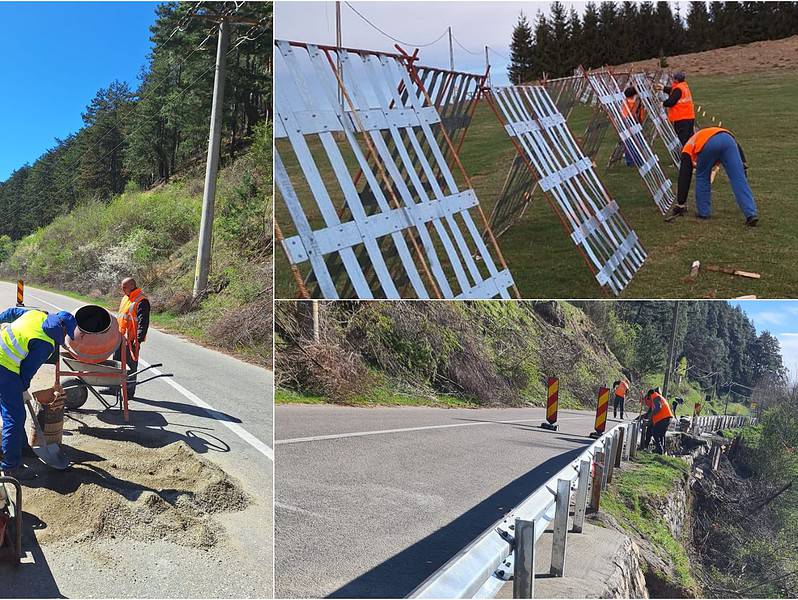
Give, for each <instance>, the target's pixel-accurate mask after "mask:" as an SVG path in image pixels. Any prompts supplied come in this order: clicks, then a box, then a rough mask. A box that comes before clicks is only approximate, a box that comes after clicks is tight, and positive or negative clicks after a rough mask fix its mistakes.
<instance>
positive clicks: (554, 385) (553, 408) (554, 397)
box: [546, 377, 560, 425]
mask: <svg viewBox="0 0 798 600" xmlns="http://www.w3.org/2000/svg"><path fill="white" fill-rule="evenodd" d="M546 384H547V388H548V396H547V400H546V420H547V421H548V422H549V423H550V424H551V425H554V424H555V423H556V422H557V401H558V398H559V392H560V381H559V380H558V379H557V378H556V377H549V379H548V381H547V382H546Z"/></svg>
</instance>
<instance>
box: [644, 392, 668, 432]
mask: <svg viewBox="0 0 798 600" xmlns="http://www.w3.org/2000/svg"><path fill="white" fill-rule="evenodd" d="M646 407H648V408H650V409H651V422H652V423H653V424H654V425H656V424H657V423H659V422H660V421H662V419H668V418H670V419H672V418H673V411H672V410H671V405H670V404H669V403H668V401H667V400H666V399H665V397H664V396H663V395H662V394H658V393H656V392H654V394H653V395H652V396H646Z"/></svg>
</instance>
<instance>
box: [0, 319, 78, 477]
mask: <svg viewBox="0 0 798 600" xmlns="http://www.w3.org/2000/svg"><path fill="white" fill-rule="evenodd" d="M0 323H2V324H3V325H2V329H0V417H2V420H3V438H2V447H3V459H2V461H0V469H2V472H3V474H4V475H7V476H10V477H15V478H16V479H19V480H26V479H32V478H33V473H32V472H31V471H30V469H28V468H27V467H25V466H23V465H22V449H23V447H24V445H25V443H26V440H25V403H24V401H23V399H22V394H23V392H26V391H27V390H28V388H29V387H30V382H31V379H33V376H34V375H35V374H36V371H38V370H39V368H40V367H41V366H42V365H43V364H44V363H45V362H46V361H47V359H48V358H50V355H51V354H52V353H53V350H55V348H56V346H63V345H64V343H65V341H66V338H67V337H72V336H73V335H74V334H75V327H77V322H76V321H75V317H74V316H73V315H71V314H70V313H68V312H65V311H62V312H58V313H55V314H53V315H48V314H47V313H46V312H44V311H41V310H34V309H27V308H21V307H14V308H9V309H7V310H4V311H3V312H2V313H0Z"/></svg>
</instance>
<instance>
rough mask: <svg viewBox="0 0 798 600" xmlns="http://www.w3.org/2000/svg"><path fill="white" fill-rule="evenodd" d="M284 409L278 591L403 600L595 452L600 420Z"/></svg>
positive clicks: (278, 455)
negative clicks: (545, 425)
mask: <svg viewBox="0 0 798 600" xmlns="http://www.w3.org/2000/svg"><path fill="white" fill-rule="evenodd" d="M542 420H544V410H543V409H540V408H526V409H479V410H469V409H436V408H411V407H403V408H351V407H338V406H327V405H279V406H277V408H276V431H275V461H276V462H275V465H276V472H275V477H276V479H275V481H276V487H275V497H276V500H275V502H276V504H275V525H276V534H275V535H276V546H275V548H276V549H275V593H276V595H277V597H278V598H283V597H284V598H288V597H324V596H331V597H351V598H401V597H404V596H406V595H407V594H408V593H410V592H411V591H412V590H413V589H414V588H415V587H416V586H417V585H418V584H420V583H421V582H422V581H423V580H424V579H425V578H426V577H428V576H429V575H431V574H432V573H433V572H434V571H435V570H436V569H438V568H439V567H440V566H442V565H443V564H444V563H445V562H446V561H447V560H449V559H450V558H451V557H452V556H453V555H454V554H456V553H457V551H458V550H460V549H461V548H463V547H464V546H466V545H467V544H468V543H470V542H471V541H472V540H473V539H474V538H476V537H477V536H478V535H479V534H481V533H482V532H483V531H485V530H486V529H487V528H488V527H490V526H491V525H492V524H493V523H495V522H496V521H497V520H499V519H500V518H501V517H502V515H504V514H505V513H506V512H507V511H509V510H510V509H512V508H513V507H515V506H516V505H517V504H518V503H520V502H521V500H523V499H524V498H526V497H527V496H528V495H529V494H530V493H531V492H532V491H533V490H534V489H536V488H537V487H538V486H540V485H541V484H542V483H544V482H545V481H546V480H547V479H548V478H550V477H551V476H552V475H553V474H554V473H556V472H557V471H559V470H560V469H562V468H563V467H564V466H565V465H566V464H567V463H568V462H570V461H571V460H573V459H574V458H575V457H576V456H577V455H578V454H579V453H580V452H582V451H583V450H584V448H585V447H586V446H588V445H589V444H590V443H591V442H592V440H591V439H590V438H588V437H587V434H588V433H590V432H591V431H592V429H593V414H592V413H589V412H581V411H570V410H566V411H560V415H559V431H557V432H552V431H547V430H544V429H541V428H540V427H539V425H540V423H541V421H542Z"/></svg>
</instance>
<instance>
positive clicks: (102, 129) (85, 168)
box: [0, 2, 272, 365]
mask: <svg viewBox="0 0 798 600" xmlns="http://www.w3.org/2000/svg"><path fill="white" fill-rule="evenodd" d="M239 8H240V10H242V11H246V14H241V15H240V16H246V17H247V18H248V19H250V20H252V21H253V22H256V21H257V22H258V23H259V25H258V27H256V28H255V30H253V31H250V32H248V35H249V37H246V38H242V37H239V33H241V34H243V33H245V31H243V30H242V31H241V32H239V33H236V34H235V35H234V36H233V39H232V41H231V51H230V54H229V56H228V59H227V60H228V65H229V68H228V75H227V79H226V93H225V103H224V107H223V112H224V119H223V142H222V149H221V154H222V168H221V170H220V171H219V176H218V181H217V186H218V187H217V195H216V208H215V222H214V237H213V252H212V263H211V273H210V278H209V282H208V286H207V288H206V289H205V290H203V291H202V293H201V294H200V295H199V297H197V298H193V297H192V290H193V281H194V272H195V260H196V254H197V240H198V233H199V223H200V212H201V206H202V193H203V187H204V166H205V153H206V150H207V135H208V123H209V119H210V106H211V94H210V90H211V89H212V86H213V64H214V54H215V44H206V45H205V46H202V48H200V46H201V44H200V42H202V40H203V39H204V38H205V37H206V36H207V35H208V31H206V30H208V28H209V27H211V24H212V23H211V21H208V20H207V19H204V18H201V17H199V16H196V15H194V13H195V12H196V11H197V10H199V11H200V12H207V13H209V14H210V13H213V12H214V11H220V10H229V6H228V7H226V6H225V3H215V2H208V3H204V4H203V3H197V4H196V5H194V3H165V4H161V5H159V6H158V8H157V9H156V10H157V15H158V18H157V20H156V23H155V24H154V25H153V27H152V38H151V39H152V41H153V43H154V44H155V50H154V51H153V53H152V54H151V56H150V57H149V63H148V65H147V68H146V69H144V71H143V74H142V81H141V84H140V86H139V88H138V89H137V90H131V89H129V88H128V87H127V86H126V84H120V83H118V82H115V83H113V84H111V85H110V86H109V87H108V88H106V89H102V90H100V91H99V92H98V93H97V96H96V97H95V98H94V100H93V101H92V102H91V104H90V105H89V106H88V107H87V108H86V112H85V114H84V115H83V119H84V127H83V128H81V129H80V130H79V131H78V132H76V133H75V134H74V135H72V136H70V137H69V138H67V139H65V140H59V141H58V142H57V144H56V146H55V147H54V148H53V149H51V150H49V151H48V152H47V153H46V154H45V155H43V156H42V157H41V158H40V159H39V160H37V161H36V162H35V163H34V164H33V165H25V166H23V167H21V168H20V169H19V170H17V171H15V172H14V173H13V174H12V175H11V177H10V178H9V179H8V180H7V181H5V182H0V209H2V211H3V214H5V215H7V216H9V217H8V218H6V219H4V221H3V223H2V224H0V234H2V235H0V277H3V278H4V279H7V280H15V279H17V278H21V279H23V280H25V281H26V282H27V283H29V284H31V285H39V286H42V287H47V288H50V289H53V290H54V291H57V292H61V293H69V294H77V295H79V296H80V297H82V298H83V299H91V300H92V301H94V302H99V303H101V304H104V305H106V306H108V307H109V308H113V309H115V308H116V307H117V306H118V302H119V289H118V288H119V282H120V280H121V278H123V277H126V276H128V275H132V276H134V277H135V278H136V280H137V282H138V283H139V284H140V285H141V287H142V288H143V289H144V291H145V293H146V294H147V295H148V296H149V297H150V300H151V302H152V307H153V311H154V313H155V314H154V316H153V322H154V324H155V325H156V326H160V327H164V328H166V329H168V330H172V331H176V332H179V333H181V334H184V335H187V336H189V337H191V338H193V339H195V340H197V341H199V342H201V343H203V344H205V345H209V346H212V347H215V348H218V349H221V350H224V351H227V352H230V353H233V354H237V355H240V356H242V357H244V358H246V359H248V360H251V361H254V362H257V363H259V364H263V365H270V364H271V353H272V333H271V332H272V327H271V317H272V315H271V312H272V308H271V305H272V302H271V298H272V275H271V273H272V224H271V212H272V191H271V190H272V172H271V169H272V130H271V60H270V56H271V51H272V50H271V36H269V35H265V33H267V32H268V31H270V29H271V3H260V4H257V3H244V4H243V5H242V6H241V7H239ZM211 38H213V39H215V33H213V35H211ZM250 38H251V39H250ZM209 39H210V38H209ZM176 65H180V66H181V68H180V69H177V68H176Z"/></svg>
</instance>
